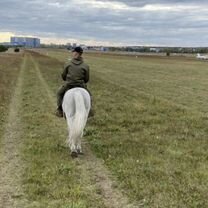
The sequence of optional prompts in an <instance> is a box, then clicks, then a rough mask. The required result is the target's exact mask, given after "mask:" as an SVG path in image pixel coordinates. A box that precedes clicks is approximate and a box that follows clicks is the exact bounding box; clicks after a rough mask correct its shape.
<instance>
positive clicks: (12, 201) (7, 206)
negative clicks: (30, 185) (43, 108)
mask: <svg viewBox="0 0 208 208" xmlns="http://www.w3.org/2000/svg"><path fill="white" fill-rule="evenodd" d="M26 61H27V60H26V57H24V60H23V63H22V66H21V69H20V73H19V77H18V80H17V84H16V86H15V87H14V93H13V97H12V100H11V103H10V106H9V113H8V120H7V123H6V125H5V131H4V135H3V138H2V143H1V144H0V208H15V207H19V206H18V204H17V203H16V201H17V200H16V199H18V198H20V197H21V196H22V190H21V185H20V180H21V170H22V162H21V159H20V150H19V149H20V147H21V136H22V132H21V129H22V128H21V117H20V112H19V110H20V107H21V99H22V85H23V74H24V71H25V65H26Z"/></svg>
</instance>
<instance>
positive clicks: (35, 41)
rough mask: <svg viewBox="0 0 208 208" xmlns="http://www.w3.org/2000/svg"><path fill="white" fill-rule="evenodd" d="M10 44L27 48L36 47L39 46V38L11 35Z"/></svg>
mask: <svg viewBox="0 0 208 208" xmlns="http://www.w3.org/2000/svg"><path fill="white" fill-rule="evenodd" d="M10 41H11V45H13V46H24V47H29V48H38V47H40V39H39V38H27V37H11V38H10Z"/></svg>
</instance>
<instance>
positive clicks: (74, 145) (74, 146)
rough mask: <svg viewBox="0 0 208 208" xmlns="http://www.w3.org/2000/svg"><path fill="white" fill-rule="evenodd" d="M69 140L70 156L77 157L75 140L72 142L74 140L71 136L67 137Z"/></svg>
mask: <svg viewBox="0 0 208 208" xmlns="http://www.w3.org/2000/svg"><path fill="white" fill-rule="evenodd" d="M69 141H70V143H69V144H70V146H69V147H70V150H71V156H72V158H76V157H78V153H77V148H76V144H75V142H74V140H73V139H72V138H71V137H69Z"/></svg>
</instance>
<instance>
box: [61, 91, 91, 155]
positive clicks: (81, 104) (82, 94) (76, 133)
mask: <svg viewBox="0 0 208 208" xmlns="http://www.w3.org/2000/svg"><path fill="white" fill-rule="evenodd" d="M90 107H91V99H90V94H89V93H88V91H87V90H85V89H83V88H79V87H77V88H73V89H70V90H68V91H67V92H66V93H65V95H64V99H63V104H62V108H63V112H64V115H65V117H66V120H67V126H68V130H69V137H68V141H67V143H68V145H69V147H70V149H71V156H72V157H77V156H78V154H82V146H81V138H82V136H83V131H84V128H85V125H86V123H87V118H88V114H89V111H90Z"/></svg>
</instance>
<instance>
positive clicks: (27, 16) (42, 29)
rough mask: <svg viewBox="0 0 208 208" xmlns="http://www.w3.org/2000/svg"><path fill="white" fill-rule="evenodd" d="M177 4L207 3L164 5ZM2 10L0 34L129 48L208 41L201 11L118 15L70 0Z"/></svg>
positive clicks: (23, 0)
mask: <svg viewBox="0 0 208 208" xmlns="http://www.w3.org/2000/svg"><path fill="white" fill-rule="evenodd" d="M104 1H105V0H102V2H104ZM110 2H112V1H110ZM116 2H123V3H125V4H126V5H129V6H132V7H142V6H145V5H147V4H163V3H165V4H167V1H163V0H147V1H134V0H133V1H127V0H120V1H116ZM58 3H59V4H58ZM176 3H177V4H181V5H183V4H187V5H190V4H194V5H198V6H200V5H202V4H204V3H205V1H201V2H200V3H198V2H197V1H193V0H190V1H187V0H183V1H177V0H171V1H168V5H172V4H176ZM59 5H60V6H59ZM0 8H3V10H2V11H1V13H0V31H11V32H17V33H19V34H21V33H22V34H27V33H28V34H34V35H39V36H48V35H54V36H56V37H60V38H78V39H94V40H97V41H110V42H113V43H115V42H119V43H120V42H121V43H123V44H130V45H131V44H152V45H185V46H192V45H193V46H199V45H200V46H201V45H205V44H207V42H208V38H207V35H206V34H207V33H208V21H207V20H208V14H207V11H204V10H203V11H198V10H195V11H191V10H187V11H185V12H184V11H182V12H180V11H179V12H175V11H173V12H170V11H152V12H149V11H142V12H138V11H128V10H120V11H116V10H112V9H110V8H109V9H108V8H100V9H98V8H94V7H90V6H88V5H79V6H76V5H75V4H74V2H73V1H69V0H48V1H41V0H30V1H27V0H1V2H0ZM202 8H203V7H202Z"/></svg>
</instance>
